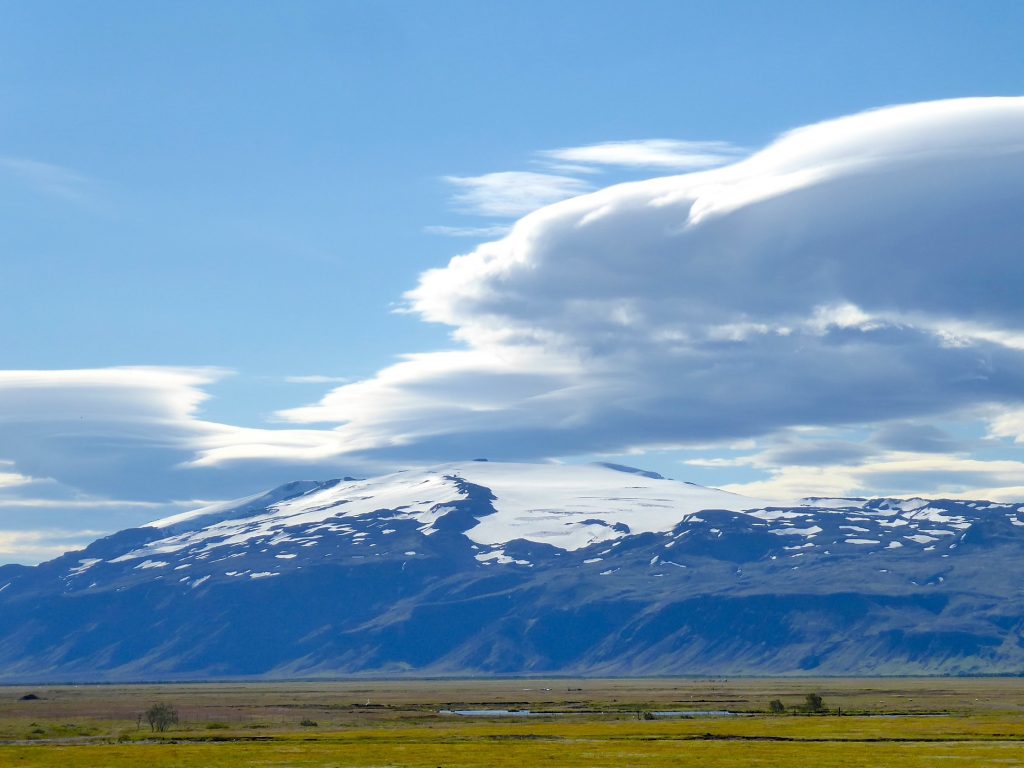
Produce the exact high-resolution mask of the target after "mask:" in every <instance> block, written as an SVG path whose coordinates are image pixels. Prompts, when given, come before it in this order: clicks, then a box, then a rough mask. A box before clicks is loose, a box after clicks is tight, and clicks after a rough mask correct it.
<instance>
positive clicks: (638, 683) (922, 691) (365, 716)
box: [0, 678, 1024, 768]
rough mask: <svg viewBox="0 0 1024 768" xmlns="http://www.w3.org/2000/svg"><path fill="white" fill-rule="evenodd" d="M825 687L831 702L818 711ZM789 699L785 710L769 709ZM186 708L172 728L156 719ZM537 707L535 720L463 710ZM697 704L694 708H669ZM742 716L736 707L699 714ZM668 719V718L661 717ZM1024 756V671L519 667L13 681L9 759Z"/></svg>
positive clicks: (505, 762)
mask: <svg viewBox="0 0 1024 768" xmlns="http://www.w3.org/2000/svg"><path fill="white" fill-rule="evenodd" d="M808 693H816V694H818V695H820V696H821V697H822V699H823V706H824V711H822V712H819V713H813V714H812V713H808V712H805V711H802V710H801V707H802V706H803V704H804V702H805V699H806V696H807V694H808ZM773 699H776V700H778V701H780V702H781V703H782V704H783V706H784V707H785V711H784V712H783V713H782V714H769V711H768V710H769V702H770V701H772V700H773ZM161 703H162V704H168V705H170V706H171V707H173V708H174V710H175V711H176V712H177V714H178V723H177V724H175V725H172V726H171V727H169V728H168V729H167V730H166V731H163V732H154V731H152V730H151V729H150V727H149V725H148V724H147V722H146V719H145V717H144V713H145V711H146V710H147V709H148V708H149V707H151V706H153V705H154V704H161ZM524 709H528V710H530V711H531V713H533V714H532V715H531V716H530V717H523V716H513V717H510V716H499V715H493V716H460V715H456V714H449V713H446V712H445V710H455V711H458V710H515V711H520V710H524ZM665 712H672V713H679V712H695V713H698V714H695V715H693V716H689V717H680V716H678V715H672V716H662V715H661V714H660V713H665ZM709 712H729V713H736V714H733V715H730V716H721V715H709V714H699V713H709ZM651 718H653V719H651ZM537 765H550V766H593V767H594V768H604V767H605V766H607V768H622V767H623V766H638V767H640V766H702V767H711V768H719V767H721V768H732V767H733V766H735V767H736V768H739V767H740V766H743V767H748V766H797V765H813V766H817V767H831V766H836V767H837V768H838V767H839V766H843V767H844V768H846V767H849V766H890V765H891V766H899V767H900V768H915V767H916V766H929V767H931V766H935V765H959V766H989V765H991V766H1024V680H1021V679H1018V678H928V679H924V678H888V679H827V678H826V679H810V678H800V679H792V678H787V679H730V680H711V679H709V680H690V679H661V680H649V679H634V680H624V679H613V680H594V679H585V680H566V679H558V680H556V679H548V680H542V679H516V680H511V679H502V680H405V681H394V680H392V681H371V680H360V681H347V682H294V683H208V684H166V685H88V686H87V685H81V686H45V685H44V686H4V687H0V766H4V768H6V766H69V767H72V768H73V767H76V766H82V767H83V768H85V767H86V766H88V767H89V768H92V767H96V768H100V767H103V768H107V767H108V766H110V767H114V766H126V767H127V766H145V767H146V768H165V767H167V768H170V767H172V766H173V767H174V768H186V767H188V768H191V767H192V766H195V767H196V768H199V767H201V766H202V767H205V766H211V767H215V768H216V767H220V766H225V767H227V766H268V767H269V766H275V767H277V766H281V767H283V766H295V767H296V768H298V767H303V768H305V767H306V766H309V767H311V768H312V767H314V766H315V767H317V768H321V767H322V768H328V767H331V768H342V767H347V766H361V767H365V768H369V767H371V766H373V767H383V766H394V767H396V768H397V767H398V766H410V767H413V766H415V768H438V766H443V767H444V768H470V767H473V768H476V767H480V768H484V767H488V768H490V767H492V766H494V767H497V766H510V767H512V766H514V767H515V768H529V767H530V766H537Z"/></svg>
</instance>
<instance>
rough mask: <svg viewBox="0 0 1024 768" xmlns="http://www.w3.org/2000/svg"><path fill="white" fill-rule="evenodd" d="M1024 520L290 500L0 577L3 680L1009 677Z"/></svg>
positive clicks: (678, 485)
mask: <svg viewBox="0 0 1024 768" xmlns="http://www.w3.org/2000/svg"><path fill="white" fill-rule="evenodd" d="M1022 632H1024V506H1018V505H1014V504H993V503H989V502H984V501H972V502H965V501H951V500H931V501H929V500H925V499H823V498H812V499H805V500H803V501H801V502H798V503H793V504H791V505H779V504H778V503H769V502H765V501H759V500H756V499H751V498H747V497H743V496H737V495H735V494H731V493H726V492H724V491H720V490H715V489H711V488H704V487H701V486H697V485H692V484H689V483H682V482H677V481H674V480H667V479H665V478H662V477H661V476H660V475H657V474H655V473H651V472H643V471H641V470H635V469H632V468H629V467H622V466H618V465H586V466H566V465H553V464H549V465H529V464H498V463H491V462H485V461H474V462H464V463H457V464H449V465H444V466H440V467H435V468H432V469H424V470H413V471H406V472H399V473H395V474H392V475H387V476H384V477H379V478H374V479H369V480H355V479H353V478H346V479H344V480H330V481H326V482H296V483H290V484H288V485H285V486H282V487H280V488H277V489H274V490H272V491H270V492H268V493H265V494H261V495H256V496H251V497H248V498H246V499H241V500H239V501H236V502H231V503H226V504H219V505H215V506H210V507H205V508H203V509H198V510H195V511H193V512H188V513H185V514H182V515H177V516H175V517H170V518H166V519H163V520H158V521H156V522H153V523H151V524H150V525H148V526H146V527H143V528H137V529H131V530H126V531H121V532H120V533H117V534H114V535H112V536H109V537H107V538H104V539H100V540H98V541H96V542H94V543H93V544H91V545H90V546H89V547H87V548H86V549H84V550H82V551H78V552H71V553H68V554H66V555H64V556H62V557H60V558H57V559H56V560H52V561H50V562H48V563H43V564H42V565H39V566H35V567H26V566H6V567H3V568H0V680H2V681H40V682H42V681H120V680H182V679H192V680H194V679H208V678H216V679H226V678H267V679H273V678H298V677H303V678H312V677H326V676H351V675H376V676H382V675H493V674H559V675H708V674H728V675H739V674H750V675H755V674H757V675H769V674H771V675H775V674H814V675H822V674H828V675H872V674H982V673H990V674H1007V673H1021V672H1022V671H1024V640H1022Z"/></svg>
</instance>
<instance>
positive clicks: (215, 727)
mask: <svg viewBox="0 0 1024 768" xmlns="http://www.w3.org/2000/svg"><path fill="white" fill-rule="evenodd" d="M227 727H228V724H227V723H207V724H206V730H208V731H224V730H227Z"/></svg>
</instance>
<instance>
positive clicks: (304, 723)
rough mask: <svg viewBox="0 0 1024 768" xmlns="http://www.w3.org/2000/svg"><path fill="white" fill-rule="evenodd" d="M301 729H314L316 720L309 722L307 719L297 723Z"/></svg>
mask: <svg viewBox="0 0 1024 768" xmlns="http://www.w3.org/2000/svg"><path fill="white" fill-rule="evenodd" d="M299 725H301V726H302V727H303V728H316V727H317V725H318V723H317V721H316V720H310V719H309V718H308V717H307V718H306V719H305V720H303V721H302V722H301V723H299Z"/></svg>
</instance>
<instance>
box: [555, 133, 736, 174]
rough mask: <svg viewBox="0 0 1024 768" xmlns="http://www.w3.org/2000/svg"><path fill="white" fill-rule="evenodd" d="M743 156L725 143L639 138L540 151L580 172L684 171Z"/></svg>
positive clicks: (709, 166) (715, 164) (711, 165)
mask: <svg viewBox="0 0 1024 768" xmlns="http://www.w3.org/2000/svg"><path fill="white" fill-rule="evenodd" d="M743 153H744V150H743V149H741V148H739V147H736V146H734V145H732V144H730V143H728V142H724V141H679V140H677V139H639V140H635V141H607V142H603V143H600V144H587V145H585V146H581V147H563V148H561V149H549V150H545V151H542V152H539V153H538V155H539V156H540V157H541V158H542V159H543V160H545V161H547V162H557V163H559V164H564V163H575V164H577V165H576V167H577V168H579V169H580V170H585V169H586V168H587V167H588V166H594V165H598V166H601V165H610V166H618V167H632V168H658V169H662V170H665V169H671V170H676V171H681V170H697V169H701V168H712V167H714V166H718V165H724V164H725V163H730V162H733V161H735V160H736V159H737V158H738V157H740V156H741V155H742V154H743ZM558 167H559V168H565V167H573V166H565V165H559V166H558Z"/></svg>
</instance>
